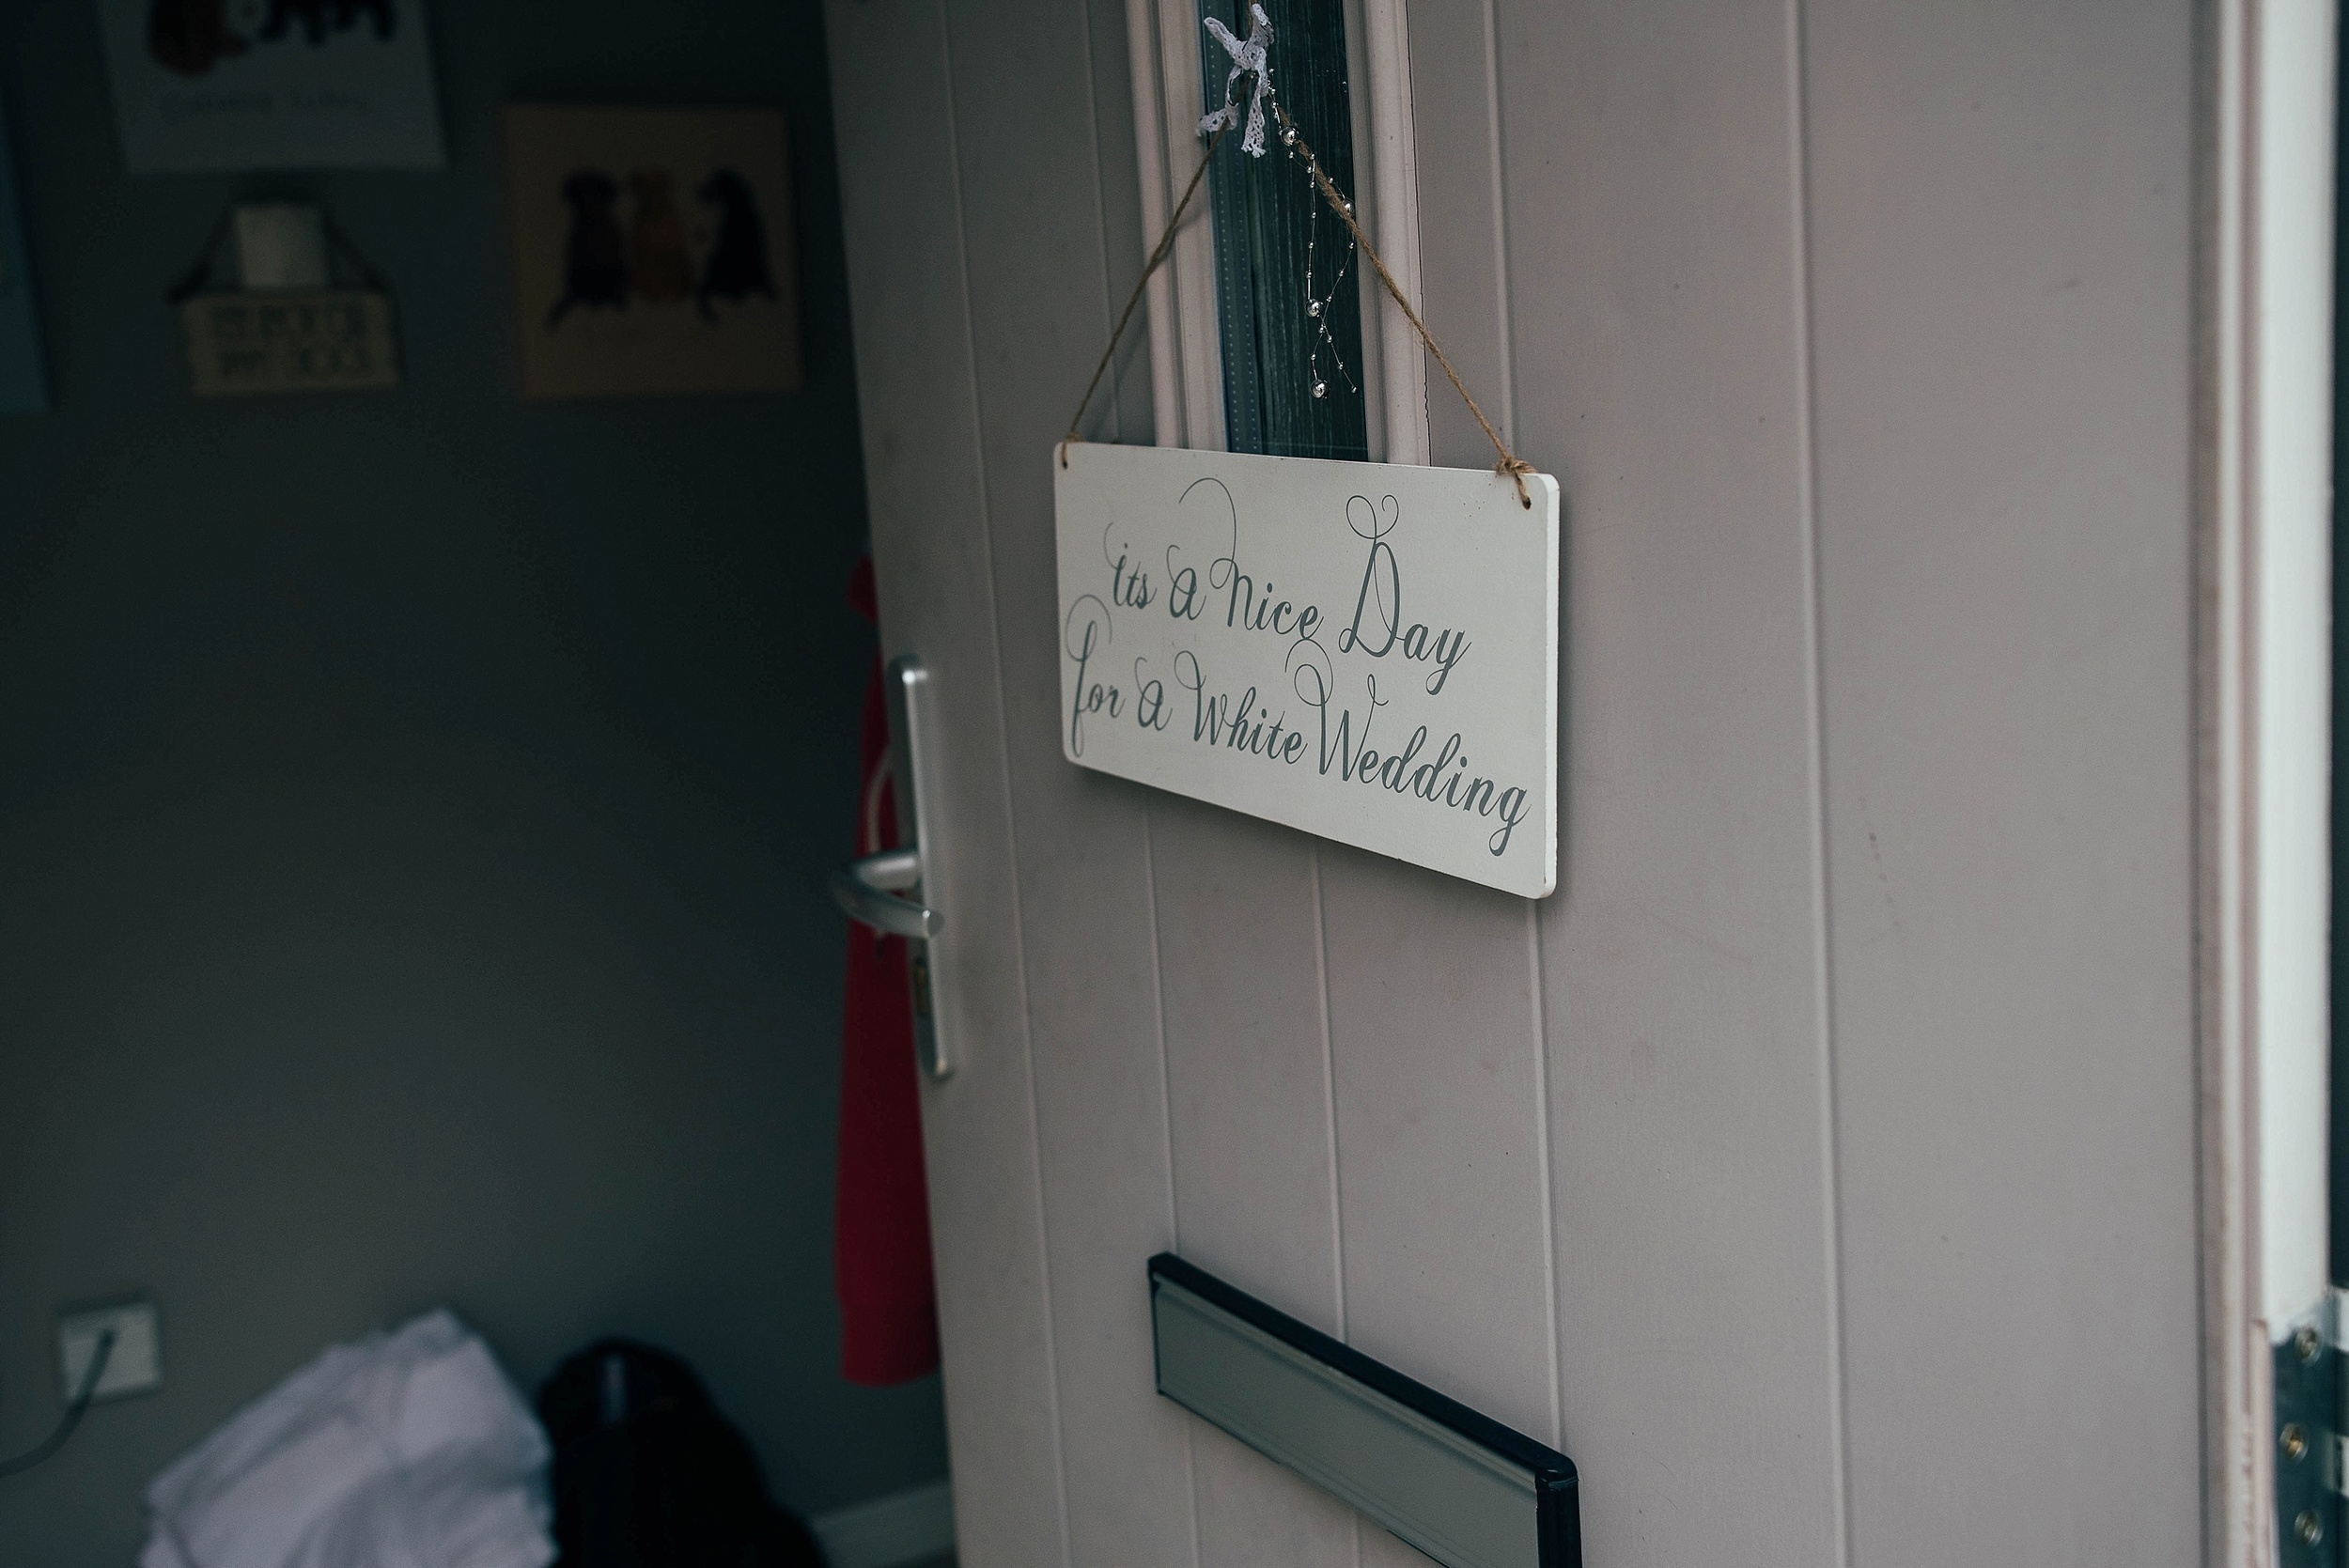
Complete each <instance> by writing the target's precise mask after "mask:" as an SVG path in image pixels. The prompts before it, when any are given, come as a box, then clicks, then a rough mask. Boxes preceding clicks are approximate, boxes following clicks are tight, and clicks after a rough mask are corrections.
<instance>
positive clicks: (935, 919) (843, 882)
mask: <svg viewBox="0 0 2349 1568" xmlns="http://www.w3.org/2000/svg"><path fill="white" fill-rule="evenodd" d="M884 689H885V691H886V692H887V694H888V700H889V755H890V770H891V774H892V777H893V782H894V784H895V786H896V796H897V821H898V823H899V824H900V828H899V831H901V832H904V833H906V834H907V835H908V836H909V837H910V839H911V840H912V842H911V843H910V844H907V845H903V846H899V847H898V848H895V849H884V850H882V851H881V852H880V853H879V854H878V855H867V856H865V857H864V858H863V860H861V861H850V862H848V864H847V865H844V866H842V867H841V868H840V869H839V870H837V871H835V872H833V873H832V901H833V902H834V903H836V904H838V905H839V906H840V908H842V909H843V910H845V911H846V912H847V914H848V918H849V919H850V920H853V921H860V922H862V923H863V924H866V925H869V926H871V927H872V928H873V929H874V930H876V931H882V932H886V933H888V934H889V935H890V936H893V937H903V938H905V939H908V940H909V941H913V942H919V943H921V944H922V945H921V946H918V947H913V948H909V949H908V950H907V952H906V985H907V986H908V987H909V988H910V991H911V992H912V1001H913V1052H914V1058H915V1060H916V1061H918V1062H920V1063H921V1064H922V1070H923V1071H924V1072H925V1073H927V1074H928V1075H929V1076H930V1077H931V1078H933V1079H942V1078H944V1077H946V1076H947V1075H948V1074H949V1073H952V1072H953V1071H954V1070H955V1058H954V1055H953V1054H952V1052H950V1051H949V1050H948V1048H947V1042H946V1032H945V1029H944V1028H943V1027H942V1026H943V1025H944V1023H945V1019H946V1017H948V1016H949V1014H950V1012H951V1009H950V1008H949V1007H948V1005H947V1004H948V1003H949V1002H951V1001H953V998H952V996H951V995H950V994H948V993H950V992H951V990H952V986H953V979H954V976H953V973H952V970H951V966H948V967H940V966H935V965H933V964H932V962H931V957H932V955H931V950H930V947H929V944H930V943H931V942H933V941H935V940H936V939H938V934H939V932H941V930H943V929H945V925H946V917H945V916H943V915H941V914H940V913H939V912H938V911H937V910H936V909H933V908H930V907H929V906H928V905H926V904H925V903H923V902H922V901H921V897H920V894H919V893H917V894H916V896H915V897H912V898H901V897H899V896H898V894H900V893H904V892H906V891H907V890H908V889H919V888H920V887H921V886H922V851H923V846H925V845H927V844H928V843H930V820H929V814H928V813H927V812H926V811H924V810H923V805H922V795H921V780H922V778H923V776H924V775H925V774H926V773H927V772H928V770H929V762H928V757H927V754H926V751H925V746H926V741H925V739H924V737H923V729H924V724H923V719H922V711H921V710H922V704H923V702H924V701H925V699H926V693H927V691H928V690H929V674H928V672H926V670H924V669H923V668H922V661H921V660H918V659H916V658H914V657H913V656H912V655H911V654H907V655H905V656H903V657H902V658H899V659H895V660H891V661H890V665H889V678H888V680H887V682H886V683H885V688H884Z"/></svg>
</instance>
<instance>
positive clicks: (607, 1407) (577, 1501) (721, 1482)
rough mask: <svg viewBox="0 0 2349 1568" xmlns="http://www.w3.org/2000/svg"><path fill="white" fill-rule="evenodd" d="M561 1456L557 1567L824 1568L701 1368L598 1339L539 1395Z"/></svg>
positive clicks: (542, 1417) (541, 1413)
mask: <svg viewBox="0 0 2349 1568" xmlns="http://www.w3.org/2000/svg"><path fill="white" fill-rule="evenodd" d="M538 1420H539V1421H541V1422H543V1423H544V1424H545V1426H546V1429H547V1440H548V1441H549V1442H550V1443H552V1445H553V1448H554V1541H555V1545H556V1546H557V1547H559V1548H560V1550H561V1553H562V1555H561V1556H560V1557H559V1558H558V1559H557V1560H556V1568H823V1560H824V1559H823V1554H822V1553H821V1552H820V1551H818V1550H817V1545H816V1541H815V1538H814V1537H813V1536H811V1535H809V1534H808V1531H807V1527H806V1526H805V1525H803V1524H801V1522H800V1521H799V1520H798V1519H797V1518H796V1517H794V1516H793V1515H792V1514H787V1513H786V1512H785V1511H784V1510H783V1509H781V1508H778V1507H776V1506H775V1504H774V1502H773V1501H772V1500H771V1499H770V1498H769V1497H768V1496H767V1483H766V1482H765V1480H764V1479H763V1478H762V1477H761V1476H760V1474H759V1470H758V1458H757V1456H756V1455H755V1454H754V1453H753V1452H751V1445H750V1443H749V1441H748V1440H747V1439H746V1438H744V1437H743V1436H742V1434H741V1433H740V1432H739V1431H737V1430H736V1429H735V1427H734V1426H733V1424H732V1423H731V1422H729V1421H727V1420H726V1419H725V1418H724V1417H723V1416H721V1415H720V1414H719V1413H718V1407H717V1406H716V1405H713V1404H711V1403H710V1399H709V1394H708V1390H706V1389H703V1387H702V1385H701V1379H700V1378H698V1377H696V1376H694V1375H693V1369H692V1368H691V1367H689V1366H687V1365H686V1364H685V1363H684V1362H683V1361H680V1360H678V1359H677V1358H676V1357H674V1356H672V1355H669V1354H668V1353H667V1352H665V1351H661V1350H655V1349H654V1348H652V1347H651V1346H650V1345H646V1344H638V1343H635V1342H633V1341H630V1340H599V1341H598V1342H597V1343H594V1344H591V1345H589V1346H588V1347H587V1348H586V1349H584V1350H583V1351H581V1352H579V1354H577V1355H575V1356H573V1357H571V1358H569V1359H568V1360H566V1361H565V1362H564V1363H563V1364H562V1365H561V1366H559V1367H557V1368H555V1369H554V1374H553V1375H552V1376H551V1377H549V1378H548V1379H547V1380H546V1382H545V1384H544V1385H543V1386H541V1387H540V1389H538Z"/></svg>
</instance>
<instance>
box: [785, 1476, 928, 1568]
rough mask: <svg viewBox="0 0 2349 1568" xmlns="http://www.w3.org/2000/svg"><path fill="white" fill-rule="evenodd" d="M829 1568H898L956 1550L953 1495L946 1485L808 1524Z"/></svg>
mask: <svg viewBox="0 0 2349 1568" xmlns="http://www.w3.org/2000/svg"><path fill="white" fill-rule="evenodd" d="M808 1527H809V1528H810V1529H813V1530H815V1532H816V1539H817V1542H818V1543H819V1544H821V1545H822V1546H823V1548H824V1560H825V1562H827V1563H828V1564H830V1568H900V1565H901V1564H904V1563H910V1562H927V1561H928V1560H930V1559H932V1558H934V1557H943V1556H944V1555H945V1554H946V1553H948V1552H950V1551H953V1550H954V1549H955V1495H954V1491H953V1488H952V1487H951V1486H950V1485H949V1484H948V1483H945V1482H943V1481H941V1482H935V1483H931V1484H930V1485H927V1486H916V1487H912V1488H910V1490H907V1491H903V1492H892V1493H890V1494H889V1495H888V1496H887V1497H883V1498H872V1499H871V1500H870V1501H867V1502H861V1503H856V1504H853V1505H851V1506H850V1507H848V1508H839V1509H834V1510H833V1511H832V1513H830V1514H817V1516H816V1517H815V1518H813V1519H810V1520H809V1521H808Z"/></svg>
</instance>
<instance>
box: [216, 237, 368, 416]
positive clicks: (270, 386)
mask: <svg viewBox="0 0 2349 1568" xmlns="http://www.w3.org/2000/svg"><path fill="white" fill-rule="evenodd" d="M224 263H226V266H224ZM224 271H226V272H229V273H231V274H232V275H233V277H234V279H235V282H236V284H237V285H238V286H239V287H220V283H219V279H220V277H221V274H222V273H223V272H224ZM338 274H339V275H338ZM171 303H173V304H175V305H177V306H178V307H179V324H180V327H181V328H182V329H183V330H184V331H185V332H186V334H187V339H188V371H189V375H190V377H191V379H192V380H193V381H194V389H195V394H196V396H199V397H223V396H240V395H241V394H245V393H257V392H363V391H367V390H369V389H372V388H379V387H390V386H397V385H398V384H399V353H398V345H397V339H395V338H394V337H393V335H392V300H391V295H390V294H389V293H388V292H386V291H385V289H384V287H383V284H382V281H381V279H379V278H378V277H377V276H376V275H375V273H374V272H373V270H372V269H370V268H369V267H368V266H367V264H366V261H365V260H363V259H362V258H361V257H360V256H359V254H358V253H357V252H356V251H355V250H353V249H351V247H350V243H349V242H348V241H345V240H343V238H342V237H341V236H340V235H339V234H337V233H335V232H334V226H333V225H330V224H329V223H328V222H327V221H326V215H325V214H324V213H323V212H321V211H320V210H319V209H318V208H316V207H312V206H309V205H306V204H303V203H290V202H269V203H246V204H241V205H239V206H237V207H232V208H230V209H229V210H228V212H227V214H226V216H225V217H224V218H223V219H222V220H221V224H220V226H219V227H218V228H217V229H215V230H214V231H213V233H212V237H211V239H210V240H209V241H206V243H205V247H204V254H203V256H200V257H198V258H197V261H196V264H195V266H194V270H192V271H191V272H189V273H188V276H187V278H186V279H185V280H184V281H183V282H182V283H181V284H180V285H179V287H178V288H176V289H174V290H173V291H172V294H171Z"/></svg>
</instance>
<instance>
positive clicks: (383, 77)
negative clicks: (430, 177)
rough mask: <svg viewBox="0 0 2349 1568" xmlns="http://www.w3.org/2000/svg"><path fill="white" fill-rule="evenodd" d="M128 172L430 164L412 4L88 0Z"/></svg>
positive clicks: (433, 118)
mask: <svg viewBox="0 0 2349 1568" xmlns="http://www.w3.org/2000/svg"><path fill="white" fill-rule="evenodd" d="M96 4H97V6H98V17H99V23H100V25H101V28H102V30H103V32H104V34H105V39H106V65H107V70H108V74H109V75H110V76H111V77H112V78H113V80H114V96H115V117H116V120H117V123H118V124H119V125H120V127H121V130H122V160H123V163H124V165H125V166H126V167H128V168H129V169H130V171H131V172H132V174H148V173H175V172H189V171H211V170H236V169H319V168H343V169H350V168H397V169H436V168H439V167H440V166H441V163H442V151H441V116H440V108H439V105H438V103H437V101H435V99H434V97H433V92H432V45H431V40H430V39H428V38H427V37H426V35H425V23H424V0H96Z"/></svg>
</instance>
